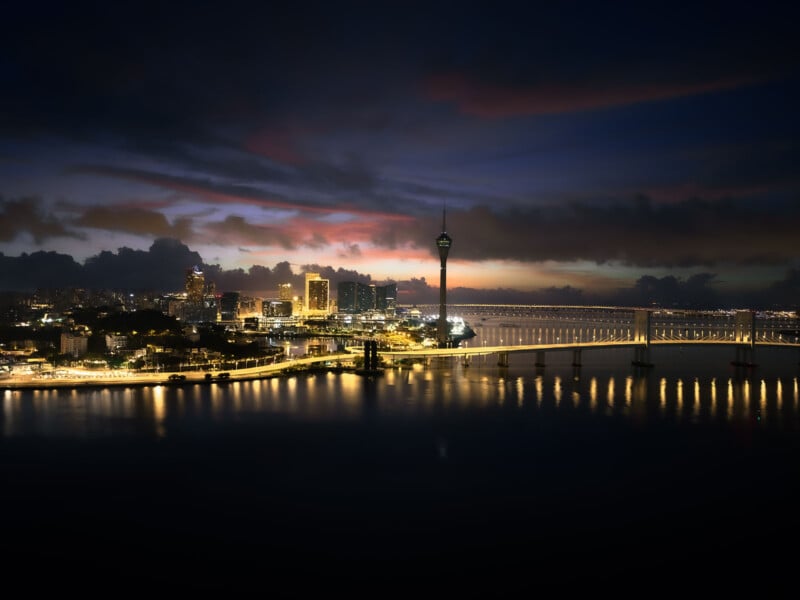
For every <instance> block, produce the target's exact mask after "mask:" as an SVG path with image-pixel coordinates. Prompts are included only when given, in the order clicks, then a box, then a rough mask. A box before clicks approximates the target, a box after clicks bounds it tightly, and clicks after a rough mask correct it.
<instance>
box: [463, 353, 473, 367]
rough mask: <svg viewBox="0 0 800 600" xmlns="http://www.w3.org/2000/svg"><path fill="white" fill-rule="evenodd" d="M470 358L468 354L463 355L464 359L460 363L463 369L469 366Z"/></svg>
mask: <svg viewBox="0 0 800 600" xmlns="http://www.w3.org/2000/svg"><path fill="white" fill-rule="evenodd" d="M471 358H472V357H471V356H470V355H469V354H465V355H464V359H463V361H462V363H461V364H462V365H464V366H465V367H468V366H469V364H470V362H472V361H471Z"/></svg>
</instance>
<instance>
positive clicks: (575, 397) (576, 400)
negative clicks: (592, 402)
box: [572, 390, 581, 408]
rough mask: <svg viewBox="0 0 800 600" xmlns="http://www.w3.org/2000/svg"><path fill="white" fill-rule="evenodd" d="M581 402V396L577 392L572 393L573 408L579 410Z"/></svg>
mask: <svg viewBox="0 0 800 600" xmlns="http://www.w3.org/2000/svg"><path fill="white" fill-rule="evenodd" d="M580 401H581V395H580V394H579V393H578V392H577V391H574V390H573V392H572V406H573V407H575V408H577V407H578V404H580Z"/></svg>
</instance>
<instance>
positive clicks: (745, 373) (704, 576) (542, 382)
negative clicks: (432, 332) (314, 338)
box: [0, 319, 800, 598]
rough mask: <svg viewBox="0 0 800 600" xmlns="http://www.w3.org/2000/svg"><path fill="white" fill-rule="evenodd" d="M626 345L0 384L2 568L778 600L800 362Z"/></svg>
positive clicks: (282, 593) (104, 575) (202, 584)
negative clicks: (369, 367)
mask: <svg viewBox="0 0 800 600" xmlns="http://www.w3.org/2000/svg"><path fill="white" fill-rule="evenodd" d="M539 327H540V325H529V324H523V325H520V326H519V329H518V330H514V327H513V326H509V322H508V321H503V323H500V322H495V321H492V319H487V320H486V321H485V322H484V324H483V325H482V326H480V327H476V328H475V331H476V333H477V335H476V337H475V338H473V339H471V340H469V342H468V344H470V346H473V345H475V344H482V343H483V340H488V345H494V344H496V343H498V340H500V339H506V340H510V339H513V338H511V337H509V336H516V337H517V338H524V337H525V336H529V335H535V332H537V330H538V329H539ZM530 332H534V333H530ZM521 343H530V342H529V340H527V339H521ZM631 352H632V350H631V349H630V348H617V349H601V348H598V349H593V350H586V351H584V352H583V355H582V361H581V364H580V366H575V365H573V355H572V354H571V353H570V352H550V353H548V354H547V361H546V365H545V366H536V365H535V364H534V357H533V355H531V354H513V353H512V354H511V355H510V357H509V364H508V366H507V367H506V366H498V364H497V355H492V354H487V355H485V356H478V357H474V358H473V359H472V360H471V361H468V362H465V361H464V360H462V359H461V358H460V357H450V358H444V359H434V360H431V361H429V362H428V363H427V364H415V365H410V366H405V367H402V368H399V367H398V368H387V369H386V370H384V372H383V374H381V375H378V376H374V377H363V376H360V375H357V374H354V373H348V372H344V373H334V372H325V373H307V374H294V375H291V376H281V377H274V378H270V379H263V380H255V381H241V382H237V381H230V382H215V383H211V384H192V385H184V386H181V385H174V386H144V387H131V388H125V387H114V388H81V389H53V390H45V389H42V390H5V391H3V392H0V393H2V412H1V414H2V417H1V419H2V420H0V431H1V432H2V435H0V468H1V469H2V482H3V484H2V486H3V487H2V495H1V497H0V503H2V514H3V521H4V527H3V532H2V536H0V548H2V552H3V565H4V570H5V572H6V573H10V574H12V576H14V577H21V578H28V582H29V583H30V584H31V585H32V586H35V587H39V588H40V589H42V590H45V589H47V590H50V591H52V590H57V589H62V590H63V589H69V588H71V589H76V590H77V589H81V590H84V591H86V592H102V591H105V592H107V593H108V594H116V593H121V592H123V591H136V592H141V593H159V594H160V593H184V594H186V593H197V592H203V593H207V592H210V593H217V594H224V595H225V596H231V595H239V594H243V593H252V592H253V591H255V593H258V594H260V595H264V596H272V597H298V598H305V597H316V596H319V595H321V594H326V595H328V594H333V593H347V594H349V595H350V596H358V597H371V598H381V597H400V596H402V597H409V595H412V594H413V595H415V596H417V595H420V594H422V595H426V596H427V595H434V596H440V597H447V598H463V597H482V598H491V597H505V596H518V595H520V594H533V593H539V592H541V593H553V592H557V593H570V592H577V591H579V590H580V591H595V592H597V593H601V592H613V593H615V594H617V595H630V596H633V595H637V596H659V595H662V594H667V593H678V592H680V593H684V594H696V593H697V594H699V593H715V594H717V593H723V592H730V591H737V592H742V591H752V592H753V593H761V594H767V595H771V596H783V595H788V594H789V593H792V592H793V590H794V589H795V588H796V578H795V577H794V576H793V573H794V569H795V567H796V564H795V562H796V558H795V554H794V553H793V551H792V550H791V547H793V544H794V541H795V540H796V538H797V534H798V531H799V530H798V521H799V520H800V517H798V515H799V514H800V491H799V490H798V488H799V487H800V486H798V480H799V479H798V477H799V476H800V466H798V465H800V400H799V398H798V377H799V371H798V362H799V361H800V355H799V354H798V351H797V349H793V348H773V349H760V350H759V351H758V354H757V359H758V361H757V362H758V366H757V367H752V368H742V367H734V366H732V365H731V360H732V359H733V348H732V347H694V346H688V345H687V346H685V347H682V346H670V347H656V348H653V351H652V356H651V358H652V361H653V366H652V367H650V368H640V367H635V366H633V365H632V364H631V358H632V356H631Z"/></svg>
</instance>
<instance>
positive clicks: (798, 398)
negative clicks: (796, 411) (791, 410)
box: [794, 377, 800, 408]
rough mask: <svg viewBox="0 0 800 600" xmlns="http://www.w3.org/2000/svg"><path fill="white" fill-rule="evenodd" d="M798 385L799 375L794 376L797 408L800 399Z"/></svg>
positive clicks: (795, 405)
mask: <svg viewBox="0 0 800 600" xmlns="http://www.w3.org/2000/svg"><path fill="white" fill-rule="evenodd" d="M798 387H800V386H798V382H797V377H795V378H794V407H795V408H797V403H798V400H800V394H798V392H799V391H800V390H799V389H798Z"/></svg>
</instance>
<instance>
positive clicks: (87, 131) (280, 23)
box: [0, 3, 800, 307]
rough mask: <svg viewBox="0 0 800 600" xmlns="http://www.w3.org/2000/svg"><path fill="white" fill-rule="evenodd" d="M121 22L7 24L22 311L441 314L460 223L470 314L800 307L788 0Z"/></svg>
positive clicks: (393, 8)
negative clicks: (346, 288)
mask: <svg viewBox="0 0 800 600" xmlns="http://www.w3.org/2000/svg"><path fill="white" fill-rule="evenodd" d="M123 6H126V5H124V4H122V5H114V6H108V7H106V6H103V5H93V4H84V3H76V4H71V5H69V6H60V5H54V6H49V5H47V4H44V5H37V6H15V7H13V8H11V9H9V10H10V13H9V14H10V21H9V22H13V23H14V27H13V28H12V29H13V30H12V31H11V32H10V33H9V36H8V37H7V38H6V39H5V40H4V42H3V45H4V48H5V49H6V50H7V51H6V52H5V53H4V56H3V58H2V59H0V81H2V84H3V89H4V94H3V95H2V97H0V253H2V256H0V274H1V275H2V287H3V289H15V288H16V287H22V288H30V287H34V284H35V283H36V277H39V278H40V279H41V280H42V281H51V282H52V281H58V278H59V277H67V275H69V274H70V273H72V274H73V279H74V282H75V283H76V284H82V285H87V284H92V283H94V284H95V285H98V286H102V287H114V286H113V285H107V286H104V285H103V284H104V283H108V284H110V283H112V282H114V281H115V277H116V276H117V275H116V274H117V272H118V271H121V272H125V273H126V274H127V275H128V281H131V280H132V279H134V278H137V277H138V278H139V279H137V280H136V283H137V286H139V287H141V286H143V285H144V284H145V283H147V280H146V278H145V276H147V277H149V278H150V280H151V283H152V284H153V285H152V287H153V288H157V287H160V285H159V284H161V283H162V282H167V281H172V279H169V278H170V277H177V278H178V281H181V278H182V277H183V276H184V275H185V273H186V269H188V268H191V267H192V265H195V264H201V265H203V268H204V270H205V271H206V272H207V273H209V274H211V275H213V276H214V279H215V283H216V284H217V286H218V287H217V289H219V290H220V291H225V290H234V289H236V290H239V289H241V290H243V291H254V292H257V291H262V292H263V291H272V290H277V289H278V288H277V285H278V284H279V283H283V282H287V281H292V282H293V283H294V284H295V285H297V284H298V283H299V282H300V281H301V280H302V277H303V274H304V273H306V272H318V273H321V275H322V277H323V278H325V279H329V280H330V281H331V285H332V289H336V288H335V287H333V286H335V283H336V282H337V281H341V280H352V281H361V282H362V283H368V282H373V283H374V282H389V281H391V282H396V283H397V284H398V299H397V300H398V302H399V303H403V302H404V301H405V300H409V299H412V301H423V300H428V301H431V300H432V301H433V302H435V299H436V297H437V296H438V287H437V280H438V275H437V270H438V267H439V265H438V264H437V263H438V262H439V261H438V260H437V250H436V246H435V244H434V243H432V240H433V239H434V238H435V236H436V235H437V234H438V233H439V227H438V224H439V221H438V219H439V215H440V214H441V212H440V211H441V206H442V203H443V202H445V203H446V205H447V220H448V223H447V225H448V228H449V230H450V232H451V233H452V234H453V237H454V238H456V239H457V240H458V245H457V247H456V248H454V251H453V252H452V253H451V254H450V256H449V258H448V266H449V269H448V299H449V301H452V302H459V301H462V302H467V301H483V302H489V301H509V300H512V301H518V302H530V303H535V302H537V301H542V302H564V303H580V302H582V301H586V302H592V301H602V300H606V301H628V302H630V303H640V302H649V301H653V302H663V303H670V302H671V301H674V302H679V303H684V304H686V303H707V304H711V303H718V304H736V305H741V304H756V303H759V302H760V303H762V304H763V305H764V306H765V307H766V306H769V305H772V304H775V303H780V304H790V305H791V304H792V302H794V305H795V306H796V304H797V302H798V301H797V298H798V297H800V256H799V255H798V251H797V249H796V246H797V244H796V237H797V232H798V231H800V206H799V205H798V204H797V197H798V192H800V179H798V176H797V173H796V167H795V165H796V164H797V158H798V142H797V140H798V139H800V135H798V134H800V126H799V124H800V123H799V121H798V118H797V115H796V109H795V106H796V105H797V101H798V99H800V98H799V96H800V94H799V93H798V92H800V86H798V83H799V81H798V68H797V67H798V63H797V59H796V58H795V56H797V55H800V52H797V50H798V48H797V45H798V43H797V41H796V39H795V38H796V36H794V33H793V30H792V28H793V25H792V24H793V23H794V20H793V19H792V18H791V13H790V12H788V9H785V8H784V9H781V8H780V7H779V5H778V4H775V5H772V4H771V3H763V4H760V5H759V6H757V7H753V6H752V5H750V4H744V3H741V4H739V3H724V4H719V5H716V4H713V3H704V4H703V5H702V6H699V7H698V6H692V9H691V12H687V11H686V10H684V9H682V8H681V7H680V6H674V7H671V8H666V7H663V6H662V7H660V8H658V9H653V8H652V7H648V6H646V5H641V4H631V5H628V4H626V3H620V4H615V5H614V6H610V7H609V6H591V5H588V6H587V5H583V4H577V5H572V4H561V5H559V6H558V7H547V8H542V7H535V6H524V5H514V4H511V5H483V6H479V7H478V8H476V7H475V6H473V5H463V4H447V3H443V4H438V5H436V6H432V7H431V6H427V5H419V6H416V5H413V4H402V5H386V6H382V7H369V6H368V5H366V6H358V5H354V4H347V3H344V4H337V5H336V6H332V5H329V6H326V5H324V4H319V5H314V4H312V5H311V7H308V6H304V7H303V8H302V9H293V8H291V7H281V8H275V7H269V6H260V5H242V6H236V5H235V4H233V5H225V6H226V8H224V9H223V8H222V6H221V5H216V6H215V5H213V4H210V5H203V6H193V5H190V6H182V5H180V4H171V5H168V6H162V7H159V9H158V11H157V12H156V10H155V6H156V5H152V6H150V5H148V4H147V3H144V4H141V3H138V4H135V5H131V10H130V11H124V10H122V8H121V7H123ZM423 7H424V10H422V9H423ZM39 252H44V253H48V254H44V255H41V254H37V253H39ZM32 255H36V256H35V259H32V258H31V256H32ZM66 257H72V260H73V261H74V263H71V262H70V261H69V260H68V259H67V258H66ZM137 270H142V271H143V273H142V274H141V275H139V274H136V273H134V272H135V271H137ZM54 273H55V275H54ZM267 284H268V285H269V286H270V287H268V288H267V287H264V286H265V285H267ZM176 287H179V286H176ZM670 299H672V300H670ZM793 299H794V300H793Z"/></svg>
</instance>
